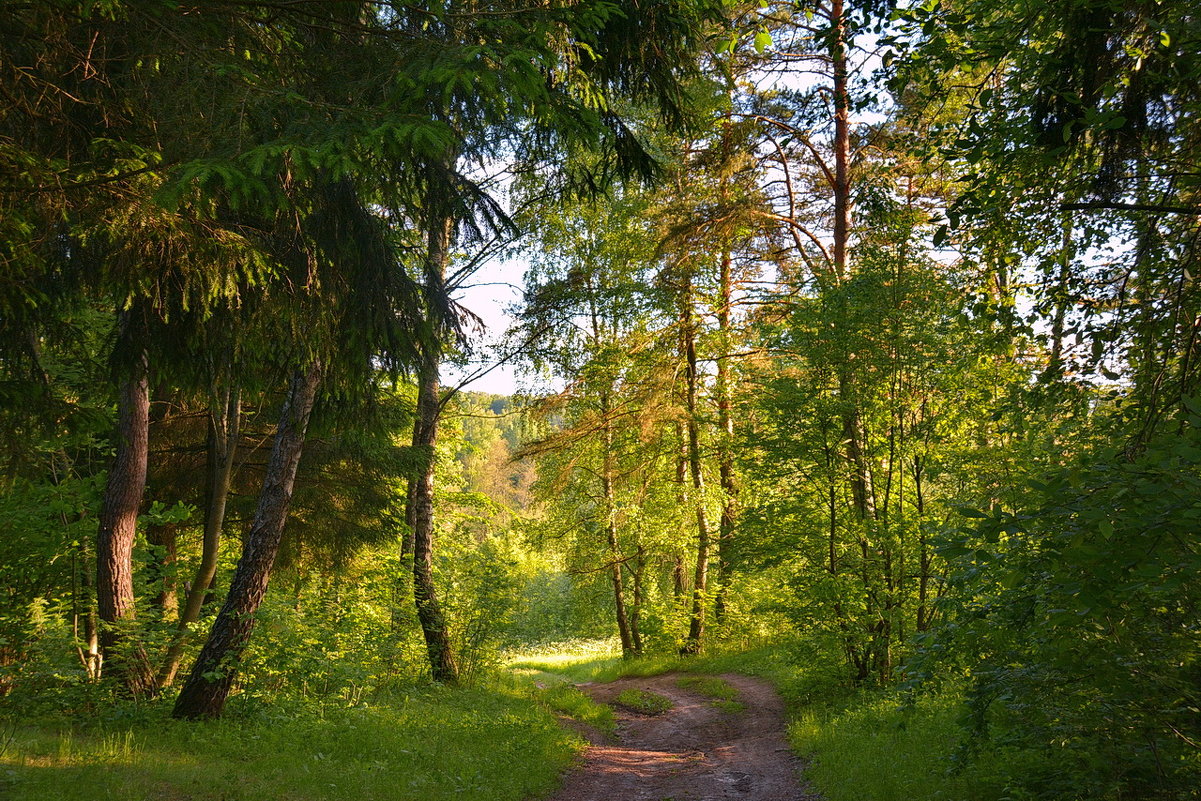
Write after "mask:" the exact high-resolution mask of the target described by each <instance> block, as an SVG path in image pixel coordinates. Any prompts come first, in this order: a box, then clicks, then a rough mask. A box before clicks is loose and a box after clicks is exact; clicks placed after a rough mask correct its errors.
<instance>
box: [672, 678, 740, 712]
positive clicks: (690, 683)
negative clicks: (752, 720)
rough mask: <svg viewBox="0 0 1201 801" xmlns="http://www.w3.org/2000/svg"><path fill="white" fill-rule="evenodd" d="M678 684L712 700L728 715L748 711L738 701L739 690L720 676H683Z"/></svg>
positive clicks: (714, 704) (713, 703) (715, 705)
mask: <svg viewBox="0 0 1201 801" xmlns="http://www.w3.org/2000/svg"><path fill="white" fill-rule="evenodd" d="M676 684H678V685H680V686H681V687H683V688H684V689H685V690H691V691H692V692H694V693H696V694H697V695H703V696H705V697H707V698H712V699H713V702H712V705H713V706H714V707H716V708H718V709H720V710H721V711H722V712H725V713H726V714H727V715H736V714H738V713H739V712H742V711H744V710H745V709H746V705H745V704H742V703H741V702H739V701H738V700H737V699H738V690H737V688H735V687H734V686H733V685H731V684H730V683H729V682H728V681H726V680H725V679H723V678H721V677H720V676H682V677H681V678H680V679H679V681H677V682H676Z"/></svg>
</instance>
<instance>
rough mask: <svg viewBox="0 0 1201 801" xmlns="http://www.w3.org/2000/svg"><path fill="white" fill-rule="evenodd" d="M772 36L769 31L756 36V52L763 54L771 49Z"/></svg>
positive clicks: (760, 32)
mask: <svg viewBox="0 0 1201 801" xmlns="http://www.w3.org/2000/svg"><path fill="white" fill-rule="evenodd" d="M771 43H772V39H771V34H770V33H768V32H767V31H759V32H758V33H757V34H755V52H756V53H762V52H763V51H764V50H766V49H767V48H769V47H771Z"/></svg>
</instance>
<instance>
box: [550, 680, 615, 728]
mask: <svg viewBox="0 0 1201 801" xmlns="http://www.w3.org/2000/svg"><path fill="white" fill-rule="evenodd" d="M538 697H539V699H540V700H541V701H542V702H543V703H545V704H546V705H547V706H549V707H550V708H551V709H553V710H555V711H556V712H558V713H559V714H561V715H566V716H567V717H569V718H571V719H572V720H577V721H579V722H580V723H583V724H586V725H588V726H591V727H592V728H594V729H596V730H597V731H599V732H600V733H601V734H604V735H607V736H612V735H613V733H614V732H615V731H617V720H616V718H614V717H613V708H612V707H610V706H607V705H605V704H598V703H597V702H596V701H593V700H592V699H591V698H589V697H588V696H587V695H585V694H584V693H582V692H580V691H579V690H578V689H577V688H576V687H575V686H573V685H571V684H568V683H566V682H561V683H559V684H552V685H551V686H549V687H547V688H545V689H544V690H541V691H540V693H539V695H538Z"/></svg>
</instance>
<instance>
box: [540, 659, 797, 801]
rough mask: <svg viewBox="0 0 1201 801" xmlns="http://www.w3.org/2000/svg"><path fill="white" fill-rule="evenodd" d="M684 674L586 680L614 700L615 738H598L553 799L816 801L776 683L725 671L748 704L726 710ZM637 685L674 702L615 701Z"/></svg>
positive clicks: (594, 691) (591, 690) (598, 694)
mask: <svg viewBox="0 0 1201 801" xmlns="http://www.w3.org/2000/svg"><path fill="white" fill-rule="evenodd" d="M680 678H681V674H678V673H669V674H666V675H663V676H655V677H653V678H646V679H620V680H618V681H615V682H611V683H609V684H592V685H588V684H585V685H581V686H580V689H581V690H583V691H584V692H586V693H588V694H589V695H590V696H592V697H593V698H594V699H595V700H597V701H599V702H601V703H607V704H613V705H614V709H615V710H616V712H617V736H616V742H601V741H600V738H599V737H593V738H591V739H592V741H593V742H592V745H591V746H590V747H589V748H588V750H587V751H586V752H585V753H584V757H583V762H582V764H581V765H580V766H579V767H578V768H577V769H576V770H574V771H572V772H571V773H569V774H568V775H567V776H566V777H565V779H564V783H563V787H562V788H561V789H560V790H559V792H558V793H557V794H556V795H554V796H552V798H551V799H550V801H719V799H742V800H743V801H817V798H818V797H817V796H816V795H813V794H812V793H811V792H809V791H808V790H807V789H806V788H805V786H804V784H803V782H802V781H801V780H800V768H801V765H800V763H799V761H798V760H797V759H796V758H795V757H794V756H793V754H792V752H791V751H790V750H789V748H788V742H787V740H786V739H785V736H784V705H783V703H782V702H781V701H780V698H779V696H777V695H776V693H775V691H774V690H773V689H772V688H771V686H770V685H769V684H767V683H766V682H763V681H760V680H758V679H752V678H748V677H746V676H736V675H732V674H727V675H723V676H722V678H723V679H725V680H726V681H727V682H728V683H729V684H731V685H732V686H733V687H735V688H736V689H737V690H738V694H739V696H738V699H737V700H738V702H739V703H741V704H742V705H743V707H744V709H742V710H741V711H727V710H724V709H722V708H720V707H719V706H717V705H715V703H714V701H713V699H711V698H706V697H704V696H701V695H698V694H696V693H694V692H691V691H689V690H686V689H684V688H682V687H680V685H679V683H678V682H679V679H680ZM631 687H633V688H637V689H641V690H650V691H651V692H655V693H658V694H659V695H663V696H666V697H668V698H670V699H671V700H672V702H673V703H674V707H673V708H672V709H670V710H669V711H667V712H664V713H662V714H660V715H643V714H639V713H638V712H634V711H631V710H628V709H625V708H623V707H621V706H618V705H616V704H614V699H616V697H617V695H618V694H619V693H621V691H622V690H626V689H629V688H631Z"/></svg>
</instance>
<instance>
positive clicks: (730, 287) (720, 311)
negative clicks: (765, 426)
mask: <svg viewBox="0 0 1201 801" xmlns="http://www.w3.org/2000/svg"><path fill="white" fill-rule="evenodd" d="M731 266H732V265H731V257H730V251H729V250H728V249H727V250H726V251H724V252H723V253H722V258H721V274H720V296H719V298H718V307H717V329H718V336H719V338H720V347H721V353H720V354H719V355H718V359H717V386H716V389H717V426H718V439H719V446H718V462H717V477H718V481H719V482H720V484H721V493H722V503H721V520H720V521H719V522H718V527H717V548H716V552H715V554H714V560H713V561H714V564H713V567H714V571H713V572H714V583H715V584H716V589H715V592H714V598H713V619H714V620H716V621H717V622H718V623H721V621H722V620H723V619H724V618H725V614H726V584H727V582H728V576H727V573H728V572H729V558H728V556H729V554H728V551H729V547H730V543H731V542H732V541H733V539H734V524H735V521H736V519H737V516H738V485H737V483H736V481H735V478H734V415H733V413H732V412H733V390H732V388H731V386H730V359H731V358H732V356H731V355H730V351H731V346H730V341H731V340H730V334H731V331H730V305H731V304H732V303H733V301H734V279H733V275H732V269H731Z"/></svg>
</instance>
